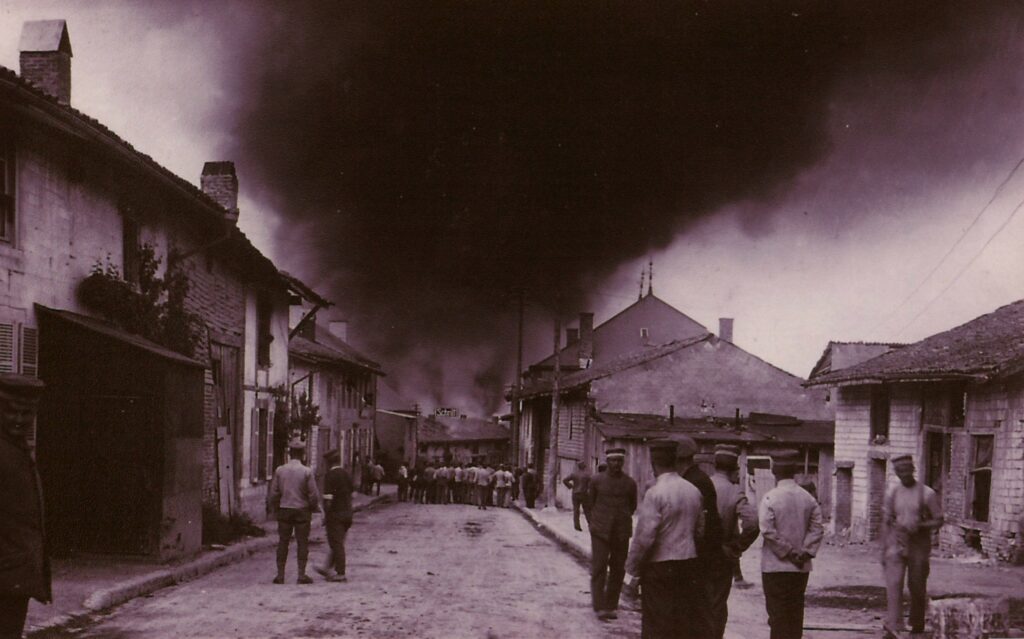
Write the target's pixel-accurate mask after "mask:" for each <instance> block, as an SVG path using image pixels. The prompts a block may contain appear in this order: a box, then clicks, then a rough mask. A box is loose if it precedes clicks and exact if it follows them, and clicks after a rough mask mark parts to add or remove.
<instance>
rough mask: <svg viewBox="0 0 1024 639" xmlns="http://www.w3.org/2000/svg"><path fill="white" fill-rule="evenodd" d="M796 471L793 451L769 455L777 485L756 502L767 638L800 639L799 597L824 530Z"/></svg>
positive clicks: (801, 601)
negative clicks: (768, 632) (798, 483)
mask: <svg viewBox="0 0 1024 639" xmlns="http://www.w3.org/2000/svg"><path fill="white" fill-rule="evenodd" d="M798 467H799V454H798V453H797V451H780V452H778V453H776V454H775V455H772V473H773V474H774V475H775V479H776V484H775V488H772V489H771V490H769V491H768V493H767V494H766V495H765V496H764V498H763V499H762V500H761V504H760V506H759V508H758V521H759V523H760V525H761V535H762V536H763V537H764V547H763V548H762V549H761V583H762V585H763V586H764V602H765V608H766V609H767V610H768V625H769V626H770V627H771V639H800V637H802V636H803V628H804V593H806V591H807V578H808V576H809V575H810V573H811V559H812V558H813V557H814V556H815V555H816V554H818V548H819V547H820V546H821V540H822V538H823V537H824V536H825V530H824V528H823V527H822V525H821V508H820V507H819V506H818V502H817V501H815V499H814V497H811V495H810V493H808V492H807V491H806V490H804V489H803V488H801V487H800V486H797V484H796V482H795V481H793V478H794V477H795V476H796V473H797V470H798Z"/></svg>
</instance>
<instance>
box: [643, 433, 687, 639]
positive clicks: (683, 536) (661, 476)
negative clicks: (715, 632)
mask: <svg viewBox="0 0 1024 639" xmlns="http://www.w3.org/2000/svg"><path fill="white" fill-rule="evenodd" d="M650 455H651V468H652V469H653V470H654V476H655V480H654V485H653V486H651V487H650V488H649V489H647V492H646V493H645V494H644V501H643V503H642V504H641V505H640V512H639V514H638V515H637V519H636V535H635V536H634V537H633V544H632V546H631V547H630V549H629V556H628V557H627V559H626V571H627V572H629V574H631V575H634V576H636V577H638V578H639V579H640V588H641V610H642V623H643V626H642V635H643V637H644V639H662V638H668V637H694V638H695V639H697V638H699V639H706V635H701V634H698V629H699V628H700V627H701V626H700V625H699V624H697V625H695V624H693V620H694V619H695V618H696V617H698V616H699V614H700V611H698V610H697V605H699V602H700V597H698V596H696V593H697V591H698V590H700V589H701V588H702V585H701V584H700V583H698V579H699V574H698V569H699V568H698V563H697V538H698V537H700V534H701V532H703V528H704V509H703V504H702V497H701V494H700V491H699V490H697V487H696V486H694V485H693V484H691V483H690V482H688V481H686V480H685V479H683V478H682V477H680V476H679V474H678V473H676V472H675V470H676V443H675V442H674V441H671V440H658V441H655V442H652V443H651V444H650Z"/></svg>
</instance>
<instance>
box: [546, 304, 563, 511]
mask: <svg viewBox="0 0 1024 639" xmlns="http://www.w3.org/2000/svg"><path fill="white" fill-rule="evenodd" d="M561 341H562V318H561V317H559V316H558V308H557V306H556V308H555V377H554V380H553V381H552V384H551V433H550V438H549V441H550V445H549V446H548V481H547V485H546V487H545V490H544V502H545V506H546V507H551V508H554V507H555V494H556V492H557V490H558V408H559V406H558V405H559V403H560V402H559V400H560V397H559V388H558V383H559V381H560V380H559V378H560V377H561V376H562V354H561V353H559V352H558V351H559V350H560V348H559V347H560V346H561Z"/></svg>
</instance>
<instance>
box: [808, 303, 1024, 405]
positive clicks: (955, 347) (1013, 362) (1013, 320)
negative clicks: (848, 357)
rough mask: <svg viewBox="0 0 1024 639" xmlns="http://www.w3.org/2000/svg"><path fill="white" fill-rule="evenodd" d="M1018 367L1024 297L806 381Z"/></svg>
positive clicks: (991, 372)
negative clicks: (965, 321) (917, 340)
mask: <svg viewBox="0 0 1024 639" xmlns="http://www.w3.org/2000/svg"><path fill="white" fill-rule="evenodd" d="M1021 371H1024V300H1021V301H1017V302H1014V303H1012V304H1007V305H1006V306H1003V307H1001V308H999V309H996V310H995V311H993V312H991V313H988V314H986V315H982V316H981V317H978V318H976V319H973V320H971V321H970V322H967V323H966V324H962V325H960V326H957V327H956V328H953V329H950V330H948V331H945V332H942V333H938V334H936V335H932V336H931V337H927V338H925V339H923V340H921V341H920V342H916V343H914V344H910V345H908V346H904V347H902V348H898V349H896V350H892V351H889V352H888V353H885V354H883V355H879V356H878V357H875V358H873V359H869V360H867V361H865V362H863V363H860V364H857V365H856V366H851V367H849V368H844V369H842V370H838V371H835V372H832V373H829V374H827V375H821V376H819V377H816V378H814V379H813V380H811V381H810V382H808V383H807V385H808V386H813V385H824V384H844V383H851V382H868V383H870V382H886V381H932V380H945V379H970V378H977V379H992V378H999V377H1005V376H1008V375H1013V374H1015V373H1019V372H1021Z"/></svg>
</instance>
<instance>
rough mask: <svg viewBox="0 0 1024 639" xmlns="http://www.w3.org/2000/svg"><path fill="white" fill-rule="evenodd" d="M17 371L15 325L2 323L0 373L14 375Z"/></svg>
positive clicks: (0, 326) (0, 327)
mask: <svg viewBox="0 0 1024 639" xmlns="http://www.w3.org/2000/svg"><path fill="white" fill-rule="evenodd" d="M15 370H16V366H15V360H14V324H7V323H3V322H0V373H13V372H15Z"/></svg>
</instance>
